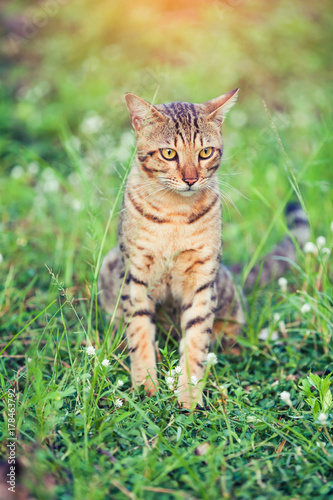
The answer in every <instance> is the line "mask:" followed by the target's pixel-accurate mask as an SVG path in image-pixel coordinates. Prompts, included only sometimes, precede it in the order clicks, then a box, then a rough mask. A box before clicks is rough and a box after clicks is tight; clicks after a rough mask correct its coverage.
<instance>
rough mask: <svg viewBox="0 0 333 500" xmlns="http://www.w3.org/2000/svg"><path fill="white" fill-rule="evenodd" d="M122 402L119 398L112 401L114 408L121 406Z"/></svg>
mask: <svg viewBox="0 0 333 500" xmlns="http://www.w3.org/2000/svg"><path fill="white" fill-rule="evenodd" d="M123 404H124V403H123V402H122V400H121V399H116V401H115V403H114V405H115V407H116V408H121V407H122V406H123Z"/></svg>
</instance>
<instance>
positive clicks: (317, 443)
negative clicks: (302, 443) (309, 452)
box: [316, 441, 326, 448]
mask: <svg viewBox="0 0 333 500" xmlns="http://www.w3.org/2000/svg"><path fill="white" fill-rule="evenodd" d="M316 445H317V446H318V448H325V446H326V443H323V442H322V441H316Z"/></svg>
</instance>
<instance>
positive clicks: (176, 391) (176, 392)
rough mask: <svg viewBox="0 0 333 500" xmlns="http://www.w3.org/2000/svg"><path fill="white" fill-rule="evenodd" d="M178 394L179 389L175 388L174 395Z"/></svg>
mask: <svg viewBox="0 0 333 500" xmlns="http://www.w3.org/2000/svg"><path fill="white" fill-rule="evenodd" d="M179 394H180V390H179V389H176V390H175V392H174V395H175V396H177V397H178V396H179Z"/></svg>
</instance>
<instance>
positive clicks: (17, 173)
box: [10, 165, 24, 179]
mask: <svg viewBox="0 0 333 500" xmlns="http://www.w3.org/2000/svg"><path fill="white" fill-rule="evenodd" d="M23 174H24V168H23V167H21V165H16V167H14V168H13V169H12V171H11V172H10V175H11V177H13V179H20V178H21V177H22V175H23Z"/></svg>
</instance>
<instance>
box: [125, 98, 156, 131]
mask: <svg viewBox="0 0 333 500" xmlns="http://www.w3.org/2000/svg"><path fill="white" fill-rule="evenodd" d="M125 101H126V104H127V107H128V110H129V112H130V115H131V121H132V125H133V127H134V129H135V131H136V132H140V131H141V130H142V128H143V127H144V125H145V124H146V123H148V122H150V121H151V120H156V121H159V120H163V119H164V117H163V115H162V113H160V112H159V111H157V109H156V108H155V107H154V106H153V105H152V104H150V102H147V101H144V100H143V99H141V97H138V96H136V95H135V94H131V93H130V92H127V93H126V94H125Z"/></svg>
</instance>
